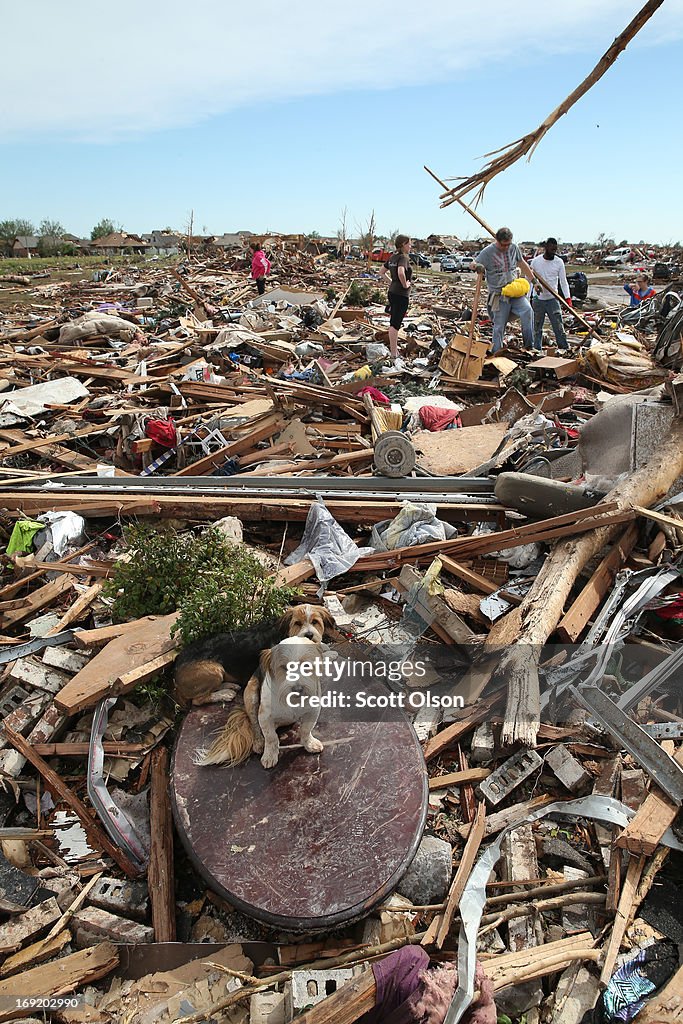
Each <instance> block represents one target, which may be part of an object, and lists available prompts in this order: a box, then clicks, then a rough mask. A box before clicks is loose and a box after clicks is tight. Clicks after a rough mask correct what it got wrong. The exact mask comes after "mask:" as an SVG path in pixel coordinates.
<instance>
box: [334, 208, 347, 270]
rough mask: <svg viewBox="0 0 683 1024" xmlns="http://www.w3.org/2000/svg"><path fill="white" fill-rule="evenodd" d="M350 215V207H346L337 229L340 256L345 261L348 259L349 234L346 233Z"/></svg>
mask: <svg viewBox="0 0 683 1024" xmlns="http://www.w3.org/2000/svg"><path fill="white" fill-rule="evenodd" d="M348 215H349V210H348V207H347V206H345V207H344V209H343V210H342V212H341V215H340V220H339V227H338V228H337V241H338V242H339V255H340V256H341V258H342V259H343V260H344V259H346V251H347V233H346V221H347V218H348Z"/></svg>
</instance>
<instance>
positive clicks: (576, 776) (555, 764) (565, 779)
mask: <svg viewBox="0 0 683 1024" xmlns="http://www.w3.org/2000/svg"><path fill="white" fill-rule="evenodd" d="M545 763H546V764H547V765H548V767H549V768H550V769H551V770H552V771H553V772H554V773H555V775H556V776H557V778H558V779H559V780H560V782H561V783H562V785H563V786H565V787H566V788H567V789H568V790H569V791H570V792H571V793H579V792H580V791H581V790H584V789H585V788H586V786H587V785H588V783H589V782H590V775H589V774H588V772H587V771H585V770H584V768H583V765H582V764H580V763H579V761H577V760H576V758H575V757H574V755H573V754H572V753H571V752H570V751H569V750H568V749H567V747H566V746H565V745H564V743H558V745H557V746H556V747H554V748H553V750H551V751H550V753H549V754H546V758H545Z"/></svg>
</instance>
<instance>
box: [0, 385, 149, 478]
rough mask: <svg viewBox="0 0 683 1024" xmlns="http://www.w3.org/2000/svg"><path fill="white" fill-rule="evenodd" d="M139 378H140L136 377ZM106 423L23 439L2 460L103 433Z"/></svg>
mask: <svg viewBox="0 0 683 1024" xmlns="http://www.w3.org/2000/svg"><path fill="white" fill-rule="evenodd" d="M136 379H137V380H139V379H140V378H139V377H138V378H136ZM107 426H108V425H107V424H106V423H100V424H98V426H96V427H83V428H82V429H81V430H75V431H74V432H73V434H53V435H51V436H50V437H39V438H36V439H35V440H33V441H23V442H22V443H21V444H15V445H12V446H11V447H9V448H6V449H5V451H4V452H2V454H1V455H0V462H4V460H5V459H11V458H14V456H15V455H23V453H24V452H34V451H38V449H39V448H49V447H50V445H53V444H62V443H63V442H64V441H73V440H75V439H76V438H77V437H86V436H87V435H88V434H102V433H104V431H105V430H106V429H107Z"/></svg>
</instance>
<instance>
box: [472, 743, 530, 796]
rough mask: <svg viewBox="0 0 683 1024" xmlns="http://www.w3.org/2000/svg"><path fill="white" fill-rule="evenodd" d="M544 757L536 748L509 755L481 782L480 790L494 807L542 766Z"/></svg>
mask: <svg viewBox="0 0 683 1024" xmlns="http://www.w3.org/2000/svg"><path fill="white" fill-rule="evenodd" d="M542 765H543V759H542V758H541V757H539V756H538V754H537V753H536V751H535V750H520V751H519V752H518V753H517V754H513V755H512V757H509V758H508V759H507V761H505V763H504V764H501V765H500V767H499V768H496V770H495V772H492V774H491V775H489V777H488V779H484V781H483V782H480V783H479V790H480V791H481V793H482V794H483V795H484V797H485V798H486V800H487V801H488V802H489V803H490V804H492V805H493V806H494V807H495V806H496V804H499V803H500V801H501V800H504V799H505V797H506V796H509V795H510V793H512V791H513V790H515V789H516V788H517V786H519V785H521V783H522V782H524V780H525V779H528V778H529V776H530V775H533V773H534V772H535V771H537V770H538V769H539V768H541V767H542Z"/></svg>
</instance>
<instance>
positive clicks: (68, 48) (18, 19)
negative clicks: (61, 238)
mask: <svg viewBox="0 0 683 1024" xmlns="http://www.w3.org/2000/svg"><path fill="white" fill-rule="evenodd" d="M325 6H326V5H324V4H321V3H320V2H319V0H318V2H316V3H314V2H312V0H294V2H293V3H290V4H289V5H287V4H284V3H282V2H281V0H260V2H258V3H253V4H251V5H247V4H245V3H243V2H240V3H236V2H235V0H195V2H194V3H192V4H187V3H186V2H185V0H182V2H181V0H142V2H140V0H117V3H115V4H105V5H97V4H95V3H93V0H64V2H62V3H55V2H54V0H24V2H23V3H22V4H21V5H20V4H16V5H13V7H12V9H11V10H8V9H7V7H8V0H5V11H4V14H3V28H4V33H3V34H4V36H5V39H6V45H5V48H4V57H3V61H2V64H1V65H0V97H2V99H0V140H1V141H4V142H8V141H13V140H19V139H28V140H30V139H32V138H36V137H40V138H41V139H45V137H46V136H48V135H49V136H59V137H62V138H68V139H72V140H79V141H102V142H106V141H112V140H116V139H120V138H123V137H130V136H135V135H137V134H140V133H146V132H150V131H157V130H163V129H166V128H174V127H178V126H183V125H190V124H194V123H197V122H199V121H202V120H205V119H207V118H210V117H212V116H214V115H217V114H221V113H224V112H226V111H229V110H231V109H234V108H236V107H244V106H246V105H249V104H254V103H259V102H263V101H275V100H288V99H293V98H297V97H304V96H311V95H325V94H329V93H333V92H339V91H343V90H351V89H361V88H372V89H385V88H392V87H394V86H399V85H413V86H415V85H419V84H427V83H430V82H439V81H448V80H454V79H455V80H462V82H463V84H464V85H466V73H467V72H468V71H469V70H470V69H473V68H479V69H480V73H481V69H482V68H484V69H485V67H486V65H487V64H488V63H490V62H492V61H504V60H509V61H510V66H511V69H514V68H518V67H519V65H520V64H522V65H523V63H524V61H525V58H526V57H527V56H529V55H532V54H534V53H539V52H550V53H560V52H572V51H585V53H587V54H588V55H589V59H588V60H587V61H585V62H584V61H583V59H582V62H581V63H582V66H585V68H586V70H588V68H589V67H590V66H591V64H592V57H593V55H594V56H595V57H597V56H598V55H599V53H601V52H602V51H603V50H604V49H606V47H607V46H608V45H609V42H610V41H611V40H612V38H613V37H614V36H615V35H616V34H617V33H618V32H620V31H621V30H622V29H623V28H624V27H625V25H626V24H627V23H628V21H629V20H630V18H631V17H632V16H633V14H634V13H635V12H636V11H637V10H638V9H639V7H640V3H639V2H637V0H636V2H634V0H600V3H599V4H595V2H594V0H572V3H564V4H557V3H554V4H549V3H548V2H547V0H526V2H525V3H523V4H519V3H516V4H513V3H510V2H509V0H479V2H476V0H467V2H464V0H450V2H447V3H433V2H432V3H422V4H417V3H415V0H371V2H366V3H364V4H357V5H354V6H353V7H345V6H344V5H342V4H338V5H336V6H334V7H332V6H331V5H329V6H328V9H325ZM681 35H683V0H667V2H666V3H665V4H664V7H663V8H662V10H661V11H659V12H657V14H655V16H654V18H653V19H652V21H651V22H650V23H649V25H648V26H647V27H646V28H645V29H644V30H643V34H642V39H641V37H639V40H638V43H639V45H642V44H643V43H650V44H651V45H655V44H657V43H659V42H662V41H668V40H670V39H672V38H680V37H681ZM624 59H625V58H624V57H623V56H622V57H621V58H620V60H621V61H623V60H624ZM510 85H511V93H510V96H506V97H501V116H503V114H504V105H505V103H506V102H509V101H511V100H514V99H515V97H516V98H517V99H518V100H519V101H520V102H521V101H523V98H524V94H525V88H526V87H525V85H524V83H523V81H519V84H516V81H515V77H514V71H512V70H511V83H510ZM454 100H457V101H458V102H462V103H464V104H465V106H466V101H467V95H466V94H465V93H463V91H461V90H458V89H457V87H456V86H455V85H454Z"/></svg>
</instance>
